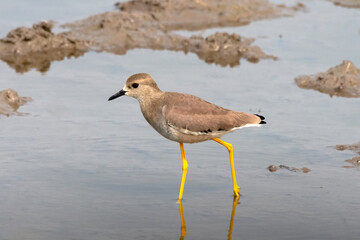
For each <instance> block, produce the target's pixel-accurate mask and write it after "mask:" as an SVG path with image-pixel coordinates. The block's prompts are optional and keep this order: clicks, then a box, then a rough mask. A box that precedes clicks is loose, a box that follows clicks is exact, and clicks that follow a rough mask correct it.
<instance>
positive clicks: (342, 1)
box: [330, 0, 360, 8]
mask: <svg viewBox="0 0 360 240" xmlns="http://www.w3.org/2000/svg"><path fill="white" fill-rule="evenodd" d="M330 1H331V2H333V3H334V4H335V5H339V6H342V7H348V8H360V1H359V0H330Z"/></svg>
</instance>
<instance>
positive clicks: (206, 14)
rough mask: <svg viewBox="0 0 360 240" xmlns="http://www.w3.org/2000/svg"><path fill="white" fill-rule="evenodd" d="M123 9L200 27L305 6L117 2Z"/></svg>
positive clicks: (242, 1) (211, 0)
mask: <svg viewBox="0 0 360 240" xmlns="http://www.w3.org/2000/svg"><path fill="white" fill-rule="evenodd" d="M115 6H117V7H118V8H119V9H120V10H121V11H124V12H129V13H130V12H131V13H133V12H142V13H148V14H151V16H152V17H153V18H154V20H156V21H158V22H159V23H160V24H162V25H163V27H164V29H166V30H180V29H183V30H199V29H205V28H210V27H221V26H239V25H244V24H248V23H250V22H251V21H254V20H259V19H265V18H273V17H278V16H285V15H290V14H292V13H293V11H294V10H298V9H299V8H301V7H303V5H301V4H299V5H297V6H295V7H292V8H287V7H285V6H282V5H274V4H271V3H269V2H268V1H266V0H223V1H218V0H191V1H189V0H187V1H184V0H165V1H163V0H132V1H128V2H124V3H120V2H119V3H116V4H115Z"/></svg>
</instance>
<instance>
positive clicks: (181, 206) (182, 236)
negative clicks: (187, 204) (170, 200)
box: [179, 200, 186, 240]
mask: <svg viewBox="0 0 360 240" xmlns="http://www.w3.org/2000/svg"><path fill="white" fill-rule="evenodd" d="M179 210H180V221H181V234H180V240H182V239H184V237H185V236H186V225H185V217H184V210H183V205H182V201H181V200H179Z"/></svg>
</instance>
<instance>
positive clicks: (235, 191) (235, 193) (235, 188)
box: [234, 185, 240, 198]
mask: <svg viewBox="0 0 360 240" xmlns="http://www.w3.org/2000/svg"><path fill="white" fill-rule="evenodd" d="M239 189H240V187H239V186H237V185H235V186H234V197H236V198H239V197H240V190H239Z"/></svg>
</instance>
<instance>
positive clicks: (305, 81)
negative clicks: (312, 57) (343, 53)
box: [295, 60, 360, 98]
mask: <svg viewBox="0 0 360 240" xmlns="http://www.w3.org/2000/svg"><path fill="white" fill-rule="evenodd" d="M295 82H296V84H297V85H298V86H299V87H300V88H304V89H314V90H317V91H319V92H322V93H326V94H329V95H330V96H331V97H332V96H338V97H348V98H356V97H360V69H359V68H357V67H356V66H355V65H354V64H353V63H352V62H351V61H348V60H344V61H343V62H342V63H341V64H340V65H337V66H335V67H332V68H330V69H329V70H327V71H326V72H321V73H317V74H315V75H304V76H300V77H297V78H295Z"/></svg>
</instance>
